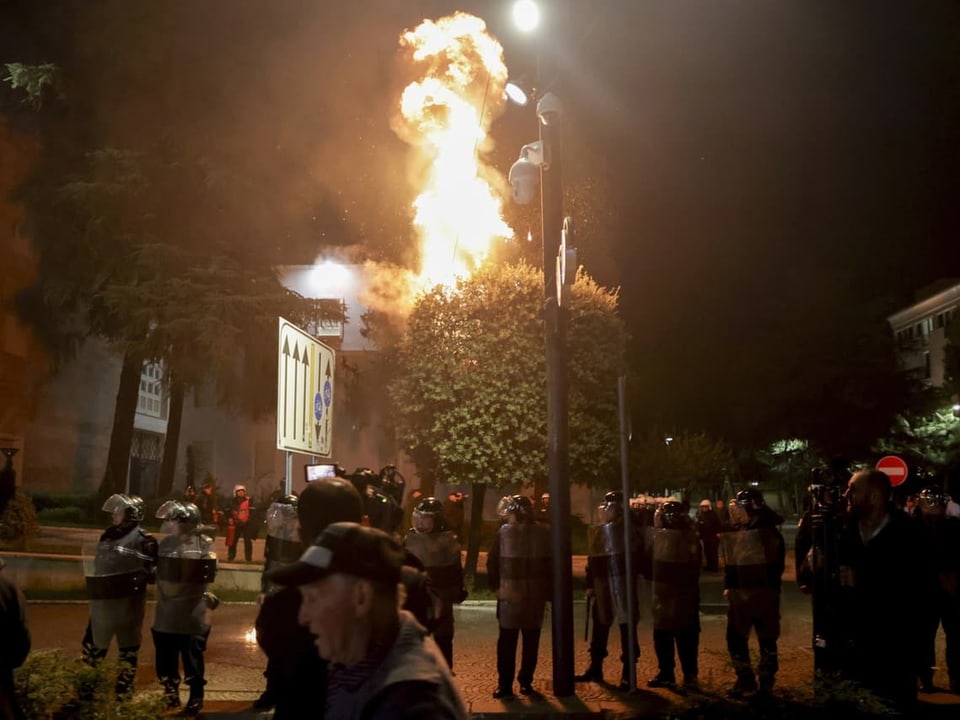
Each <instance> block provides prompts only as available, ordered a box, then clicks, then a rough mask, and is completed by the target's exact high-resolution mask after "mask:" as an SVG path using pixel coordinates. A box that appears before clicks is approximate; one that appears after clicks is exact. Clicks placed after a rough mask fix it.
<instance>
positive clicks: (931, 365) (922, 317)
mask: <svg viewBox="0 0 960 720" xmlns="http://www.w3.org/2000/svg"><path fill="white" fill-rule="evenodd" d="M917 298H918V300H917V302H915V303H914V304H913V305H910V306H909V307H906V308H903V309H902V310H899V311H897V312H895V313H894V314H893V315H891V316H890V317H888V318H887V322H889V323H890V327H891V329H892V330H893V334H894V337H895V338H896V341H897V353H898V355H899V359H900V364H901V367H902V368H903V369H904V370H905V371H906V372H908V373H910V374H911V375H912V376H913V377H915V378H916V379H918V380H921V381H923V382H924V383H926V384H927V385H931V386H934V387H941V386H942V385H943V383H944V380H945V377H944V364H943V349H944V346H945V344H946V328H947V325H948V324H949V323H950V322H951V320H952V319H953V317H954V314H955V313H956V311H957V307H958V306H960V282H958V281H957V280H944V281H940V282H938V283H936V284H934V285H931V286H928V287H926V288H923V289H921V290H919V291H918V292H917Z"/></svg>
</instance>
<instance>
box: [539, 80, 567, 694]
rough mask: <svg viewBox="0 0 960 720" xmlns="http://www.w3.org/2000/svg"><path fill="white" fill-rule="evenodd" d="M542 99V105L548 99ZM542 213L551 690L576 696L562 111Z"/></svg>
mask: <svg viewBox="0 0 960 720" xmlns="http://www.w3.org/2000/svg"><path fill="white" fill-rule="evenodd" d="M547 97H549V95H547V96H544V98H542V99H541V104H542V102H543V100H544V99H546V98H547ZM538 115H539V116H540V142H541V144H542V147H543V154H544V163H543V165H541V166H540V210H541V223H542V225H541V227H542V233H543V290H544V297H543V320H544V326H545V329H546V361H547V467H548V487H549V489H550V531H551V541H552V544H553V599H552V606H553V613H552V618H553V628H552V630H553V691H554V694H555V695H557V696H558V697H565V696H568V695H573V693H574V686H573V572H572V568H571V563H572V555H573V550H572V548H571V544H570V478H569V475H570V468H569V465H570V463H569V456H570V448H569V437H568V428H567V359H566V352H565V347H566V335H567V332H566V325H567V322H566V315H567V311H566V309H565V308H563V307H561V305H560V297H559V296H558V295H559V291H558V288H560V287H561V285H560V284H559V283H558V280H560V281H561V282H562V280H563V278H557V265H558V263H557V257H558V255H559V253H560V252H563V250H562V249H561V242H560V240H561V235H562V231H563V183H562V176H561V173H562V167H563V165H562V155H563V144H562V138H561V116H560V113H551V114H544V113H541V112H540V108H539V107H538Z"/></svg>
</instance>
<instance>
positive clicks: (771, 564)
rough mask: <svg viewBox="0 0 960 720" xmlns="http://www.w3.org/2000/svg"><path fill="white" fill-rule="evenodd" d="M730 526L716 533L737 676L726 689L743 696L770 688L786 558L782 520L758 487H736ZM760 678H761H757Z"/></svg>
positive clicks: (729, 645)
mask: <svg viewBox="0 0 960 720" xmlns="http://www.w3.org/2000/svg"><path fill="white" fill-rule="evenodd" d="M729 513H730V527H729V529H728V530H727V531H726V532H724V533H722V534H721V536H720V543H721V548H722V552H723V559H724V566H725V567H724V591H723V592H724V595H725V596H726V597H727V601H728V603H729V605H728V609H727V650H728V651H729V653H730V660H731V662H732V663H733V668H734V671H735V672H736V674H737V680H736V683H735V684H734V686H733V688H731V690H730V692H729V693H728V694H729V695H730V697H734V698H741V697H743V696H744V695H746V694H748V693H753V692H757V691H758V690H759V691H760V692H762V693H769V692H770V691H771V690H772V689H773V685H774V681H775V679H776V674H777V670H778V668H779V663H778V659H777V640H779V638H780V580H781V576H782V575H783V570H784V563H785V562H786V549H785V546H784V541H783V535H781V533H780V530H779V529H778V526H779V525H780V524H781V523H782V522H783V518H781V517H780V516H779V515H777V513H775V512H774V511H773V510H771V509H770V508H769V507H767V504H766V502H765V501H764V499H763V494H762V493H761V492H760V491H759V490H757V489H756V488H752V487H751V488H747V489H745V490H741V491H740V492H738V493H737V495H736V498H735V499H734V500H733V502H731V503H730V508H729ZM751 629H755V630H756V632H757V640H758V641H759V644H760V662H759V664H758V666H757V675H756V676H754V673H753V668H752V666H751V663H750V650H749V647H748V640H749V637H750V630H751ZM758 680H759V684H758Z"/></svg>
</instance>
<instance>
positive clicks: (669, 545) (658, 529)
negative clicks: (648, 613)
mask: <svg viewBox="0 0 960 720" xmlns="http://www.w3.org/2000/svg"><path fill="white" fill-rule="evenodd" d="M652 556H653V568H652V572H651V579H652V585H653V647H654V651H655V652H656V654H657V666H658V669H659V670H658V673H657V675H656V677H654V678H653V679H652V680H650V682H648V683H647V684H648V685H649V686H650V687H659V686H670V685H673V684H674V683H675V682H676V676H675V674H674V645H676V652H677V656H678V657H679V659H680V668H681V670H682V671H683V682H684V685H685V686H686V687H688V688H690V687H695V686H696V685H697V674H698V663H697V654H698V652H699V646H700V564H701V549H700V543H699V542H698V539H697V532H696V530H695V528H694V526H693V522H692V521H691V520H690V516H689V515H687V514H686V513H685V512H684V511H683V507H682V506H681V504H680V503H679V502H666V503H664V504H663V506H662V507H661V508H660V510H658V511H657V513H656V515H655V517H654V531H653V552H652Z"/></svg>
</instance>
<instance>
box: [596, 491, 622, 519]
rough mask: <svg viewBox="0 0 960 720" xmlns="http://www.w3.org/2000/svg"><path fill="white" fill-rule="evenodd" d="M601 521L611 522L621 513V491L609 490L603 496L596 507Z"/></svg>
mask: <svg viewBox="0 0 960 720" xmlns="http://www.w3.org/2000/svg"><path fill="white" fill-rule="evenodd" d="M597 510H598V512H599V513H600V520H601V521H602V522H605V523H607V522H613V521H614V520H616V519H617V518H619V517H621V516H622V515H623V493H622V492H619V491H617V490H611V491H610V492H608V493H607V494H606V495H604V496H603V502H602V503H601V504H600V507H599V508H597Z"/></svg>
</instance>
